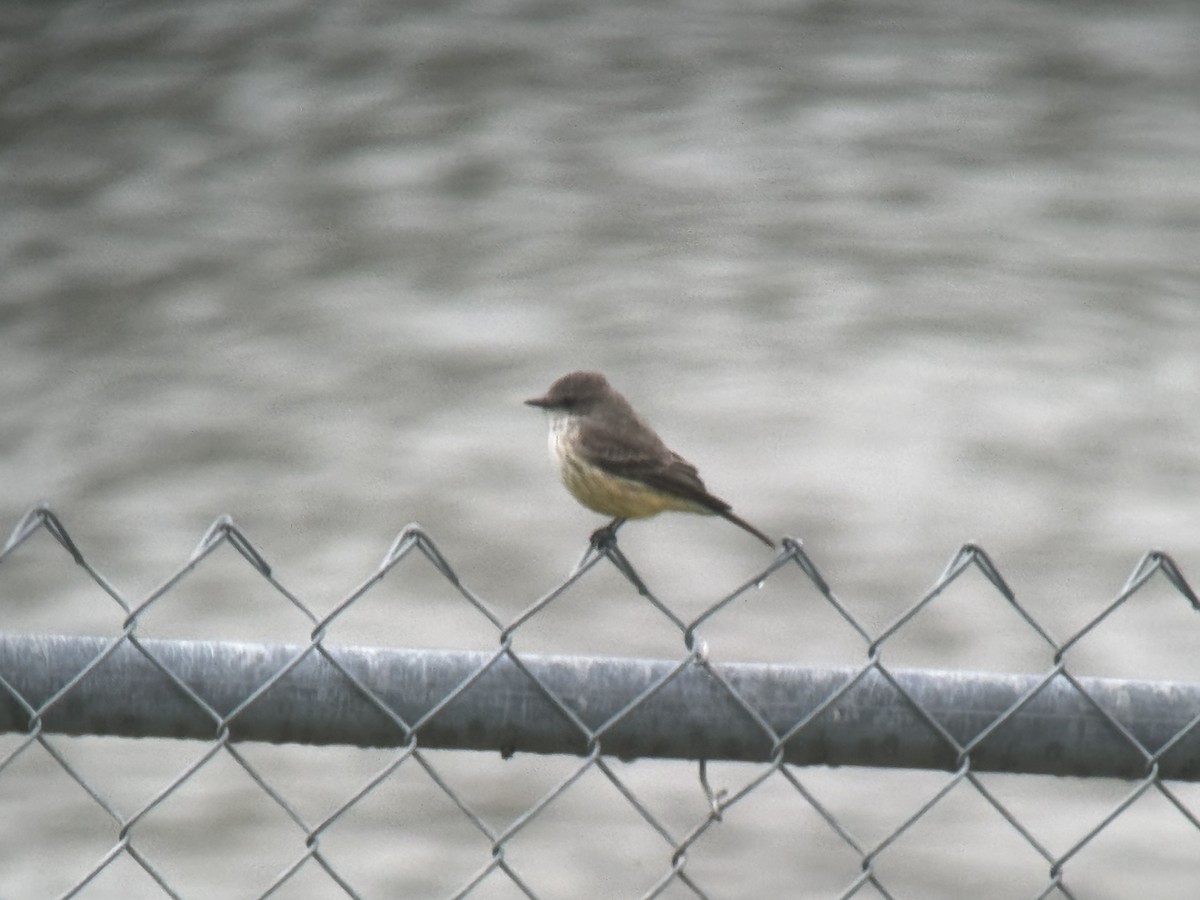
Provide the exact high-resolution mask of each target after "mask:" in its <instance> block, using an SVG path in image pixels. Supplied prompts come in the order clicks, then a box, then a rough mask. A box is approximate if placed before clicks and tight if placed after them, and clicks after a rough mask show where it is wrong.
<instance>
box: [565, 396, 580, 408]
mask: <svg viewBox="0 0 1200 900" xmlns="http://www.w3.org/2000/svg"><path fill="white" fill-rule="evenodd" d="M578 402H579V401H578V400H576V399H575V398H574V397H563V398H562V402H561V404H560V405H561V406H562V408H563V409H574V408H575V406H576V405H577V404H578Z"/></svg>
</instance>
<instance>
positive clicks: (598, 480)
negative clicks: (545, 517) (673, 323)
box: [525, 372, 775, 547]
mask: <svg viewBox="0 0 1200 900" xmlns="http://www.w3.org/2000/svg"><path fill="white" fill-rule="evenodd" d="M525 402H526V404H528V405H529V406H536V407H539V408H540V409H544V410H546V412H548V413H549V414H550V455H551V456H552V457H553V458H554V460H555V462H556V463H558V470H559V476H560V477H561V478H562V482H563V484H564V485H566V487H567V490H569V491H570V492H571V493H572V494H573V495H574V497H575V499H576V500H578V501H579V502H580V503H582V504H583V505H584V506H586V507H587V508H588V509H591V510H595V511H596V512H598V513H603V514H604V515H606V516H613V520H612V521H611V522H609V523H608V525H606V526H605V527H603V528H601V529H599V530H597V531H596V533H595V534H594V535H592V540H593V541H598V540H600V539H602V538H605V537H607V538H611V537H612V536H613V535H614V534H615V533H616V529H617V528H619V527H620V526H621V523H622V522H624V521H625V520H626V519H642V518H645V517H647V516H653V515H655V514H657V513H660V512H663V511H664V510H669V509H673V510H681V511H683V512H693V513H701V514H703V515H717V516H721V517H722V518H725V519H728V520H729V521H730V522H732V523H733V524H734V525H737V526H738V527H739V528H744V529H745V530H746V531H748V532H750V533H751V534H752V535H754V536H755V537H756V538H758V539H759V540H760V541H762V542H763V543H764V544H766V545H767V546H768V547H774V546H775V543H774V542H773V541H772V540H771V539H770V538H769V537H767V536H766V535H765V534H763V533H762V532H761V531H759V530H758V529H757V528H755V527H754V526H753V525H751V524H750V523H749V522H746V521H744V520H743V519H740V518H738V517H737V516H736V515H734V514H733V512H732V510H731V509H730V507H729V504H728V503H726V502H725V501H724V500H721V499H720V498H718V497H714V496H713V495H712V494H710V493H709V492H708V490H707V489H706V488H705V487H704V482H703V481H701V480H700V475H699V473H697V471H696V467H695V466H693V465H692V464H691V463H689V462H688V461H687V460H686V459H684V458H683V457H682V456H680V455H679V454H678V453H675V452H674V451H673V450H671V449H670V448H669V447H668V446H667V445H666V444H664V443H663V441H662V438H660V437H659V436H658V435H657V434H655V433H654V429H652V428H651V427H650V426H649V425H647V424H646V423H645V422H644V421H643V420H642V418H641V417H640V416H639V415H638V414H637V413H635V412H634V411H633V407H632V406H630V405H629V401H627V400H626V399H625V398H624V397H622V396H621V395H620V394H619V393H618V392H617V391H616V390H614V389H613V387H612V386H611V385H610V384H609V383H608V380H607V379H606V378H605V377H604V376H603V375H601V374H599V373H598V372H572V373H571V374H570V375H564V376H563V377H562V378H560V379H558V381H556V382H554V384H552V385H550V390H549V391H547V392H546V395H545V396H544V397H536V398H534V399H532V400H526V401H525Z"/></svg>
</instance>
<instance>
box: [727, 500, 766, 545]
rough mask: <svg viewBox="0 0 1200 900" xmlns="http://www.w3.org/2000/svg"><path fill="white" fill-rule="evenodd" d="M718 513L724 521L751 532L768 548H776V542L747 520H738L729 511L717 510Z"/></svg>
mask: <svg viewBox="0 0 1200 900" xmlns="http://www.w3.org/2000/svg"><path fill="white" fill-rule="evenodd" d="M716 513H717V515H718V516H721V517H722V518H724V519H728V520H729V521H730V522H732V523H733V524H734V525H736V526H737V527H738V528H744V529H745V530H746V531H748V532H750V533H751V534H752V535H754V536H755V537H756V538H758V539H759V540H760V541H762V542H763V543H764V544H766V545H767V546H768V547H771V548H774V547H775V542H774V541H773V540H771V539H770V538H769V537H767V536H766V535H765V534H763V533H762V532H761V531H759V530H758V529H757V528H755V527H754V526H753V525H751V524H750V523H749V522H747V521H746V520H745V519H741V518H738V517H737V516H735V515H734V514H733V512H732V511H730V510H728V509H721V510H717V511H716Z"/></svg>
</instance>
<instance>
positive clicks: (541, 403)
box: [525, 397, 550, 409]
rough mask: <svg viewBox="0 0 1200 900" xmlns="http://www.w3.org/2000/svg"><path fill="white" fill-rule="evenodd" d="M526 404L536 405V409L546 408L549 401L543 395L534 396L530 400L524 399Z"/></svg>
mask: <svg viewBox="0 0 1200 900" xmlns="http://www.w3.org/2000/svg"><path fill="white" fill-rule="evenodd" d="M525 405H526V406H536V407H537V408H538V409H546V408H547V407H548V406H549V405H550V402H549V401H548V400H547V399H546V398H545V397H534V398H533V399H532V400H526V401H525Z"/></svg>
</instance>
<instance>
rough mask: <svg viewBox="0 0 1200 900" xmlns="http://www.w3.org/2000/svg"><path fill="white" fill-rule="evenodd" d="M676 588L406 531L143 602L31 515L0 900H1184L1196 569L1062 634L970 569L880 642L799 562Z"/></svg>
mask: <svg viewBox="0 0 1200 900" xmlns="http://www.w3.org/2000/svg"><path fill="white" fill-rule="evenodd" d="M643 569H644V571H643ZM669 571H670V567H669V566H661V565H656V566H645V567H639V566H638V565H637V561H636V560H634V559H631V558H630V557H629V556H628V555H627V553H626V552H625V551H624V549H623V548H622V547H621V546H620V545H619V544H617V543H615V542H613V543H608V544H598V545H596V546H593V547H590V548H589V549H588V552H587V553H586V554H585V555H584V556H583V557H582V558H581V559H580V560H579V562H578V564H577V565H576V566H575V567H574V568H573V569H572V570H571V571H570V572H569V573H568V574H566V575H565V577H564V580H563V581H562V582H561V583H559V584H553V585H547V586H543V587H541V588H540V589H538V588H535V589H533V590H531V593H530V596H528V597H526V598H524V599H523V600H520V599H518V600H515V601H514V600H513V599H512V598H509V599H507V600H506V601H504V602H497V601H496V600H494V599H490V598H487V597H485V596H484V595H482V594H480V593H478V592H476V591H475V589H474V588H472V587H470V586H468V585H467V584H465V583H464V582H463V581H462V580H461V579H460V576H459V574H458V573H457V572H455V570H454V568H453V566H452V564H451V562H450V561H449V560H448V559H447V558H446V557H445V556H444V555H443V553H442V551H441V550H440V549H439V548H438V547H437V545H436V543H435V542H434V541H433V540H432V539H431V538H430V536H429V535H427V534H425V533H424V532H423V531H422V530H421V529H420V528H419V527H416V526H410V527H409V528H406V529H405V530H404V531H403V532H402V533H401V534H400V535H399V536H397V538H396V540H395V541H394V542H393V543H392V545H391V546H390V547H389V548H388V549H387V551H386V552H385V553H384V554H383V557H382V560H381V561H380V562H379V564H378V565H377V566H375V567H374V568H372V569H369V570H368V571H366V572H365V573H360V575H359V577H358V579H357V581H355V582H354V583H351V584H348V585H346V586H345V588H344V591H343V593H341V594H340V595H338V596H332V597H331V596H324V597H312V596H307V595H306V594H305V592H304V590H303V587H302V586H300V587H297V586H295V585H290V584H288V583H287V579H286V577H285V576H284V575H283V574H282V573H281V572H279V571H277V567H276V565H275V564H274V563H273V562H272V561H271V560H270V559H268V558H267V556H266V555H265V554H264V553H263V552H262V551H261V550H260V549H259V548H258V547H256V546H255V544H254V543H253V542H252V541H251V539H250V538H249V537H248V536H247V535H246V534H244V533H243V532H242V531H241V530H240V529H239V528H238V527H237V525H236V524H235V523H234V522H233V521H232V520H230V519H228V518H227V517H222V518H221V519H218V520H217V522H215V523H214V525H213V526H212V528H211V529H209V531H208V532H207V533H206V534H205V535H204V536H203V537H202V538H201V540H200V542H199V544H198V546H197V547H196V550H195V551H194V552H193V553H192V554H191V555H190V556H189V557H188V558H187V559H185V560H183V561H181V564H180V566H179V568H178V569H177V570H176V571H174V572H170V573H166V574H165V575H164V576H163V577H161V579H160V580H159V581H158V582H157V583H156V584H154V586H153V587H152V588H150V589H148V590H146V591H144V592H142V593H140V594H138V595H128V594H126V593H123V592H122V590H121V588H120V587H119V586H117V585H114V584H112V583H110V582H109V581H108V580H107V579H106V578H105V576H104V575H103V574H102V573H101V572H100V571H98V570H97V568H96V567H94V566H93V565H92V564H91V563H90V562H89V560H88V559H87V557H86V555H85V554H84V552H82V551H81V549H80V548H79V547H78V546H77V545H76V544H75V542H74V540H73V539H72V538H71V536H70V535H69V533H68V532H67V531H66V529H65V528H64V527H63V524H62V522H61V521H60V520H59V519H58V517H57V516H56V515H55V514H54V513H53V512H52V511H50V510H48V509H45V508H38V509H35V510H33V511H31V512H30V513H29V514H28V515H27V516H26V517H24V518H23V519H22V520H21V521H20V522H19V523H18V524H17V526H16V528H15V529H14V531H13V534H12V537H11V538H10V540H9V541H8V542H7V544H6V545H5V546H4V548H3V550H0V609H2V612H0V622H4V623H6V624H5V626H4V628H3V630H2V631H0V726H3V727H2V729H0V804H2V806H3V808H4V810H5V813H6V814H5V816H4V817H0V896H3V897H5V898H9V897H12V898H33V897H43V896H86V897H102V898H103V897H121V898H127V897H142V896H146V897H158V896H165V897H171V896H206V897H257V896H272V897H305V898H309V897H326V896H328V897H339V896H345V897H395V896H421V897H425V896H430V897H435V896H446V897H475V898H479V897H487V898H493V897H510V896H511V897H566V896H571V897H574V896H603V897H625V896H628V897H664V898H668V897H669V898H674V897H714V898H715V897H745V896H789V897H812V898H816V897H844V898H868V897H885V898H900V897H933V898H936V897H946V898H953V897H961V896H963V895H964V891H965V892H968V893H970V895H972V896H987V897H993V896H994V897H1009V896H1012V897H1055V898H1059V897H1062V898H1082V897H1102V898H1108V897H1125V896H1154V897H1156V898H1161V897H1167V898H1170V897H1180V898H1185V897H1192V896H1194V892H1195V885H1196V884H1197V883H1198V882H1200V788H1198V787H1197V785H1196V782H1197V781H1200V674H1198V673H1197V672H1196V665H1195V659H1196V658H1197V657H1196V654H1195V653H1194V648H1195V646H1196V639H1197V634H1198V633H1200V621H1197V620H1196V619H1195V612H1196V609H1197V607H1200V602H1198V601H1197V599H1196V596H1195V593H1194V592H1193V590H1192V588H1191V587H1190V585H1189V584H1188V582H1187V580H1186V579H1185V577H1184V575H1183V573H1182V572H1181V571H1180V570H1179V568H1178V566H1177V565H1176V564H1175V562H1174V560H1172V559H1171V557H1169V556H1167V555H1165V554H1162V553H1158V552H1152V553H1149V554H1147V555H1146V556H1145V557H1144V558H1143V559H1142V560H1141V561H1140V562H1138V563H1137V565H1136V566H1135V567H1134V569H1133V571H1132V572H1131V574H1130V576H1129V579H1128V580H1127V582H1126V583H1125V584H1123V585H1119V586H1117V587H1116V589H1115V590H1114V592H1113V596H1112V597H1109V598H1102V599H1099V600H1097V601H1096V604H1095V611H1094V613H1093V614H1092V616H1091V617H1090V618H1088V619H1087V620H1086V621H1084V622H1082V623H1080V624H1078V625H1077V626H1076V627H1075V628H1074V630H1071V629H1067V631H1068V632H1069V633H1054V632H1056V631H1061V630H1062V625H1061V622H1062V621H1063V618H1062V617H1061V616H1057V615H1055V616H1049V615H1047V614H1046V612H1045V609H1044V608H1043V607H1040V606H1039V603H1038V602H1035V601H1034V600H1030V599H1028V598H1026V597H1024V596H1022V595H1020V594H1019V593H1018V592H1016V591H1014V590H1013V588H1012V587H1011V585H1010V583H1009V581H1008V580H1007V579H1006V578H1005V576H1004V575H1003V573H1002V572H1001V571H1000V569H999V568H998V566H997V564H996V562H995V561H993V560H992V559H991V558H990V557H989V556H988V555H987V553H986V552H985V551H984V550H983V549H982V548H979V547H976V546H974V545H971V544H967V545H964V546H963V547H962V548H961V549H960V550H959V551H958V552H957V553H955V554H954V555H953V556H952V558H951V560H950V562H949V563H948V565H947V566H946V568H945V569H944V570H943V571H942V572H941V573H940V575H939V576H938V577H937V578H935V580H934V582H933V585H932V587H930V588H928V589H927V590H926V591H925V592H924V593H922V594H920V595H919V596H915V597H913V598H912V600H911V602H910V603H909V604H908V605H907V606H906V607H905V608H902V609H898V610H895V611H893V614H892V615H891V617H890V618H888V617H887V616H886V615H881V611H882V610H881V607H879V606H878V605H872V606H867V605H864V604H863V603H862V601H861V600H853V599H850V598H842V597H840V596H839V595H838V594H837V592H836V591H835V589H834V587H833V586H832V585H831V584H830V583H828V582H827V581H826V579H825V577H824V576H823V574H822V573H821V571H820V569H819V567H818V565H817V563H816V562H815V561H814V560H813V558H812V557H810V556H809V555H808V553H807V551H806V550H805V548H804V547H802V546H801V545H800V544H798V543H797V542H795V541H790V540H788V541H785V542H784V545H783V547H782V548H781V549H780V550H779V552H778V553H777V555H776V556H775V557H774V558H772V559H768V560H764V562H763V564H762V566H761V568H760V569H758V570H757V571H750V572H746V573H744V577H741V578H740V579H734V581H733V583H730V584H724V585H722V584H716V583H713V584H712V585H711V588H710V589H708V590H706V591H704V592H703V593H702V594H696V595H689V596H687V597H677V596H674V594H673V591H672V585H671V584H670V583H664V582H666V581H667V575H668V574H669ZM1038 599H1039V601H1045V598H1038ZM1139 614H1140V615H1143V616H1145V615H1146V614H1150V615H1151V616H1152V622H1151V624H1150V625H1149V626H1147V627H1144V628H1142V627H1136V625H1135V624H1133V623H1135V622H1136V621H1137V616H1138V615H1139ZM1168 614H1169V616H1170V624H1169V625H1165V626H1164V625H1162V623H1161V622H1160V621H1159V620H1160V619H1163V618H1166V617H1167V615H1168ZM1048 620H1052V621H1054V622H1055V623H1057V627H1056V629H1051V628H1048V627H1047V626H1046V625H1045V624H1044V622H1045V621H1048ZM981 635H982V638H981ZM935 648H936V650H941V651H945V652H942V653H940V654H939V653H937V652H935ZM956 648H957V649H956ZM972 648H975V649H972ZM980 648H982V651H983V652H980ZM1114 654H1121V660H1120V661H1121V662H1122V663H1123V664H1125V665H1124V667H1123V666H1122V665H1117V666H1113V667H1112V668H1111V669H1106V668H1105V667H1103V666H1099V667H1098V666H1096V665H1094V663H1095V662H1096V661H1097V660H1100V661H1103V660H1105V659H1107V658H1111V657H1112V656H1113V655H1114ZM1163 657H1170V665H1162V664H1160V662H1161V661H1162V658H1163ZM946 659H950V660H955V661H958V663H960V668H957V669H953V670H947V669H945V668H938V669H928V668H920V667H914V666H927V665H929V664H931V663H938V662H939V661H944V660H946ZM963 663H965V664H963ZM1139 663H1140V664H1141V665H1140V667H1139ZM941 665H944V662H942V663H941ZM1143 669H1144V670H1145V671H1146V672H1148V673H1149V674H1142V670H1143ZM1114 673H1116V674H1119V675H1120V676H1121V677H1120V678H1112V677H1096V676H1097V675H1111V674H1114ZM1164 675H1165V677H1168V678H1170V679H1171V680H1167V681H1164V680H1162V679H1163V677H1164ZM1155 679H1158V680H1155Z"/></svg>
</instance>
